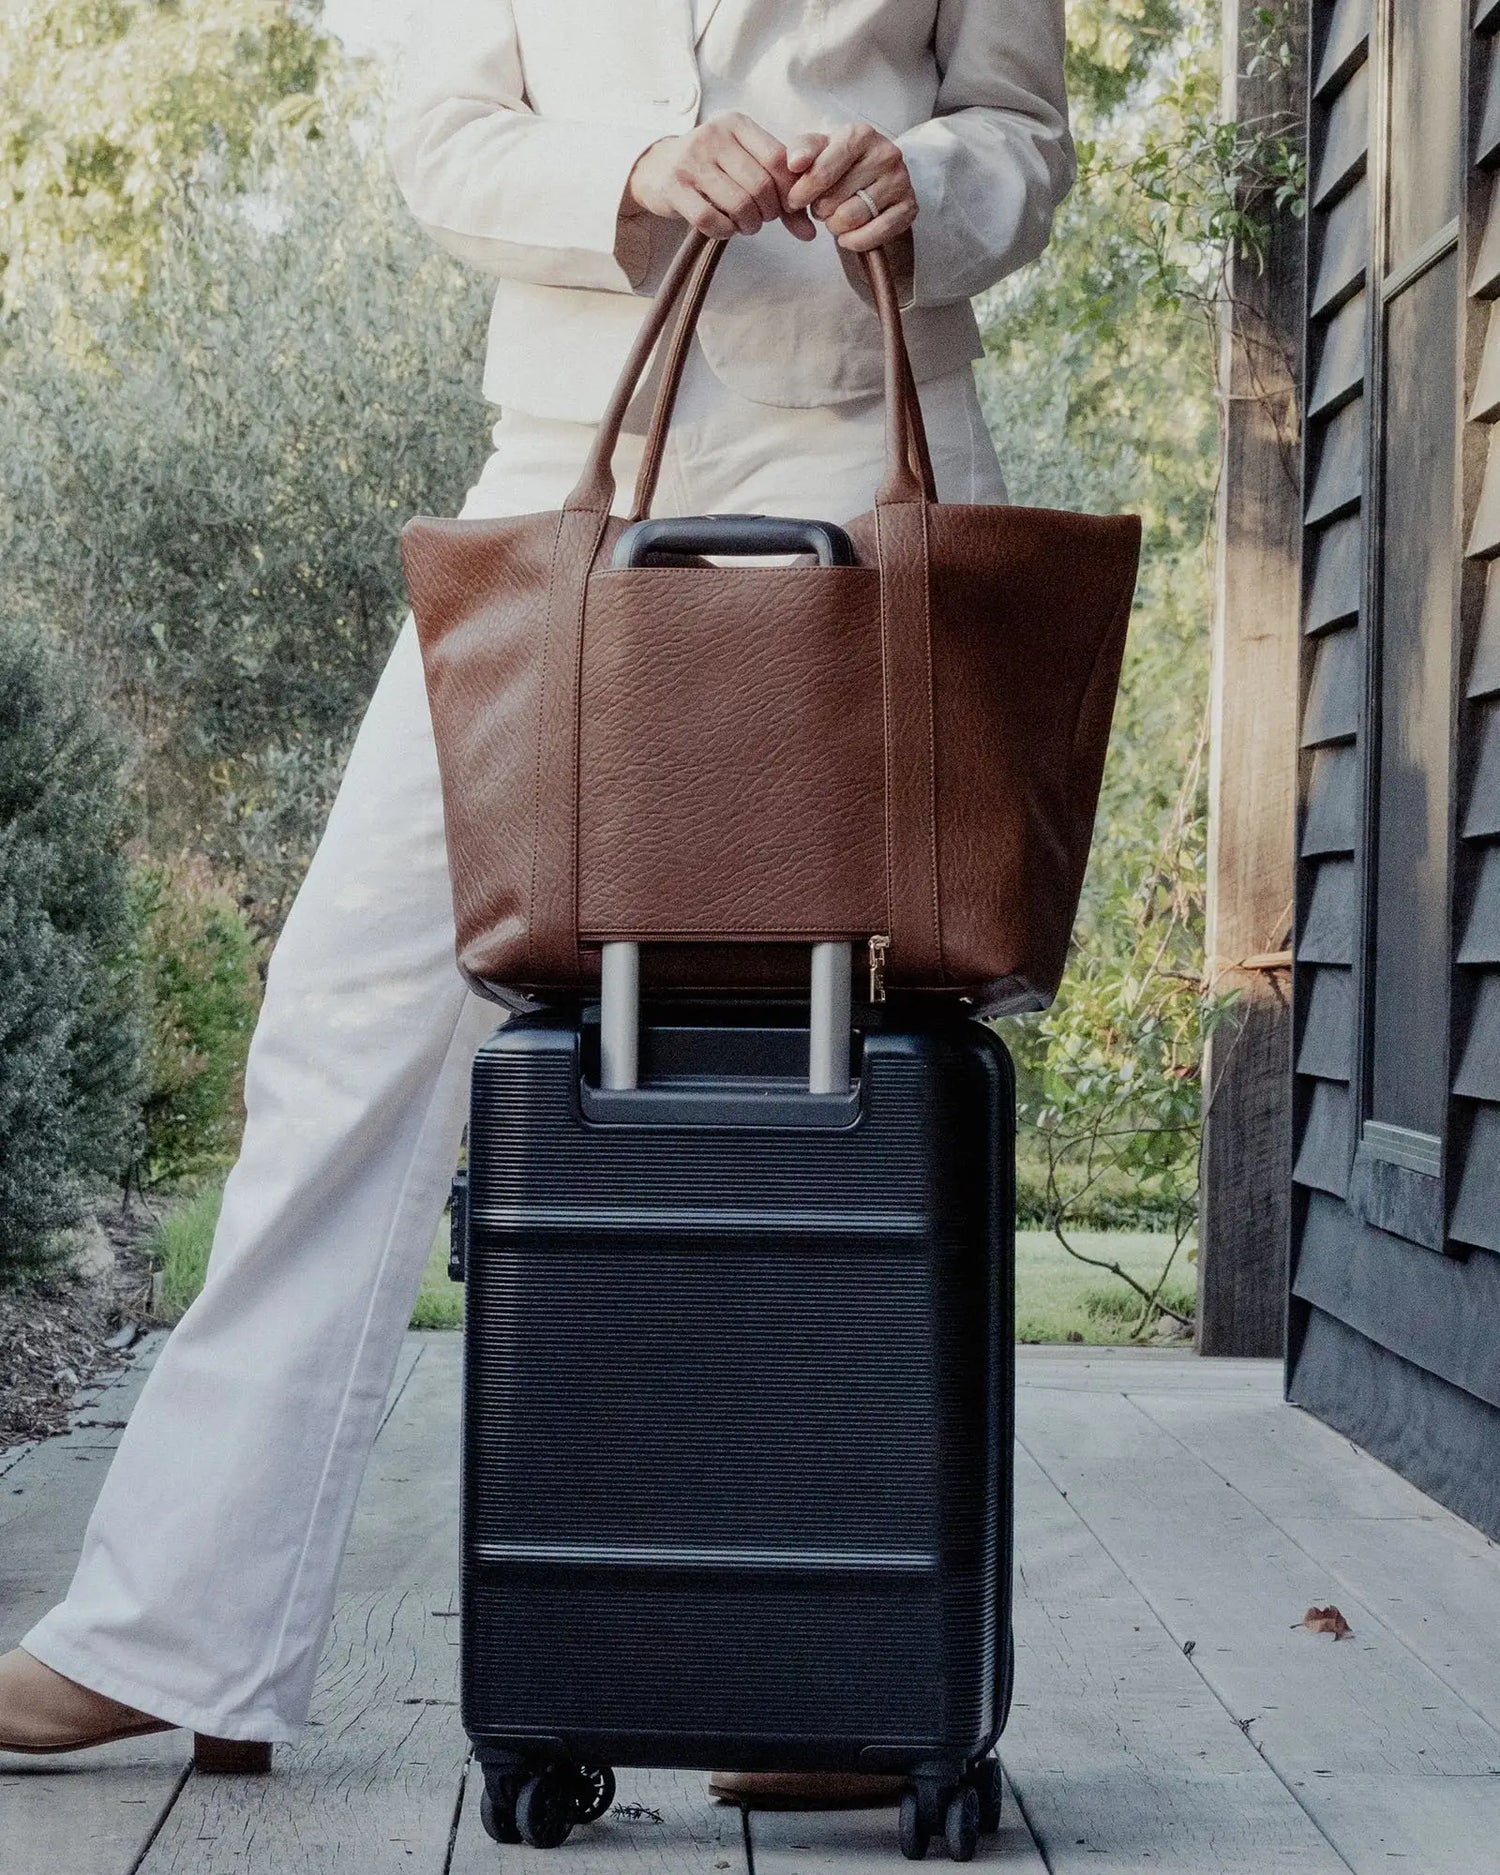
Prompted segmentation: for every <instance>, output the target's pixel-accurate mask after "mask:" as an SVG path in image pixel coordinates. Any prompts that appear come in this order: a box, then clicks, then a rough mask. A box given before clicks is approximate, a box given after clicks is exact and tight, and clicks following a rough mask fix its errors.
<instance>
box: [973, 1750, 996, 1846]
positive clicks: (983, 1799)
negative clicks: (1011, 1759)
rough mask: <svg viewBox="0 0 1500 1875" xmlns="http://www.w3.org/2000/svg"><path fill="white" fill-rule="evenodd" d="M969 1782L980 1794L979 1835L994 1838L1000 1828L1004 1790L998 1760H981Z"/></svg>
mask: <svg viewBox="0 0 1500 1875" xmlns="http://www.w3.org/2000/svg"><path fill="white" fill-rule="evenodd" d="M969 1782H970V1783H971V1784H972V1785H973V1786H974V1788H975V1790H977V1791H978V1792H979V1833H980V1835H981V1836H993V1835H994V1834H995V1832H996V1830H997V1829H999V1827H1000V1800H1001V1791H1002V1789H1003V1788H1004V1786H1003V1783H1002V1780H1001V1776H1000V1762H999V1760H998V1759H997V1758H981V1759H980V1760H979V1762H978V1764H976V1765H975V1766H974V1769H973V1770H972V1771H971V1772H970V1773H969Z"/></svg>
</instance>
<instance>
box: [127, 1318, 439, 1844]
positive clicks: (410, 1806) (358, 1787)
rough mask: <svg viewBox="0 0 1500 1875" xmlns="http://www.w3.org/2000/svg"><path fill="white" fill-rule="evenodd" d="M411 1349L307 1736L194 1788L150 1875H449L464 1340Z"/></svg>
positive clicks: (431, 1339) (369, 1488) (426, 1341)
mask: <svg viewBox="0 0 1500 1875" xmlns="http://www.w3.org/2000/svg"><path fill="white" fill-rule="evenodd" d="M409 1345H411V1344H409ZM416 1345H417V1347H419V1348H420V1359H419V1360H418V1361H417V1363H416V1364H415V1367H414V1369H412V1370H411V1374H410V1379H409V1380H408V1381H407V1384H406V1386H405V1388H404V1390H403V1391H402V1392H401V1393H400V1396H399V1400H398V1402H397V1405H396V1408H395V1410H394V1412H393V1413H391V1415H390V1417H389V1418H388V1420H387V1422H386V1424H385V1426H384V1428H383V1430H382V1432H381V1434H380V1437H379V1439H378V1440H377V1442H376V1446H375V1452H374V1455H373V1457H372V1462H371V1465H370V1469H369V1473H368V1475H367V1478H366V1482H365V1488H364V1490H363V1492H362V1493H361V1496H360V1501H359V1508H358V1511H357V1512H356V1516H355V1523H354V1530H353V1533H352V1535H351V1539H350V1546H349V1563H348V1568H347V1569H346V1572H345V1576H344V1580H343V1583H342V1585H341V1589H340V1596H339V1607H338V1612H337V1614H336V1616H335V1619H334V1626H333V1632H332V1634H331V1635H330V1638H329V1642H328V1646H327V1648H326V1649H325V1651H324V1655H323V1660H322V1663H321V1666H320V1668H319V1674H318V1687H317V1692H316V1694H315V1696H314V1700H313V1711H312V1718H311V1722H310V1724H309V1725H308V1728H307V1730H306V1732H305V1733H304V1734H303V1737H302V1738H301V1739H300V1740H299V1741H298V1742H297V1743H296V1744H295V1745H291V1746H283V1747H281V1748H279V1749H278V1752H277V1758H276V1769H275V1770H274V1772H273V1773H272V1775H271V1776H270V1777H261V1778H246V1777H205V1776H200V1775H197V1774H195V1775H193V1776H192V1777H190V1778H189V1779H188V1781H187V1784H186V1785H185V1787H184V1789H183V1792H182V1795H181V1796H180V1797H179V1799H178V1801H177V1803H176V1804H175V1805H174V1806H173V1809H172V1812H171V1814H170V1816H169V1817H168V1818H167V1821H166V1823H165V1825H164V1826H163V1828H162V1831H161V1833H160V1835H159V1836H158V1837H157V1839H156V1841H155V1842H154V1843H153V1844H152V1846H151V1850H150V1853H149V1854H148V1855H147V1856H146V1858H145V1861H144V1862H143V1863H142V1865H141V1875H226V1872H227V1871H231V1870H232V1871H234V1875H262V1872H263V1875H303V1871H307V1872H308V1875H343V1872H344V1871H348V1875H356V1872H357V1875H394V1871H396V1870H398V1869H399V1870H403V1871H408V1872H409V1875H443V1871H444V1869H445V1866H446V1863H447V1857H448V1844H449V1837H450V1834H451V1830H452V1825H453V1819H454V1815H455V1812H456V1809H457V1806H458V1800H459V1794H460V1791H461V1788H462V1784H463V1777H464V1767H465V1764H466V1762H467V1758H468V1741H467V1740H466V1739H465V1737H464V1734H463V1730H462V1728H461V1726H460V1725H459V1721H458V1691H457V1677H458V1675H457V1665H458V1645H457V1643H458V1634H457V1622H456V1621H455V1620H454V1619H453V1618H452V1617H451V1610H452V1608H453V1606H454V1602H453V1581H454V1568H455V1560H456V1556H457V1530H456V1517H457V1502H456V1497H455V1493H454V1490H453V1472H452V1469H451V1466H449V1465H448V1464H446V1463H445V1461H446V1459H447V1458H448V1456H449V1455H450V1454H451V1453H452V1452H453V1451H454V1449H455V1445H456V1438H457V1429H456V1420H455V1406H456V1401H457V1372H458V1361H459V1356H460V1349H459V1345H458V1339H457V1337H456V1336H449V1337H443V1336H436V1335H434V1336H428V1337H421V1338H420V1339H418V1340H417V1342H416Z"/></svg>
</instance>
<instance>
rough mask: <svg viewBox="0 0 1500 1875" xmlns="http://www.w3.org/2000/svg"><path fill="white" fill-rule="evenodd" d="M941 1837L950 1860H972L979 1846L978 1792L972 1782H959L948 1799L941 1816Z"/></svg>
mask: <svg viewBox="0 0 1500 1875" xmlns="http://www.w3.org/2000/svg"><path fill="white" fill-rule="evenodd" d="M943 1838H944V1840H945V1841H946V1843H947V1845H948V1855H949V1859H950V1860H952V1861H954V1862H972V1861H973V1860H974V1854H975V1851H976V1850H977V1849H978V1847H979V1792H978V1791H977V1790H975V1788H974V1786H973V1785H972V1784H961V1785H960V1786H959V1788H958V1789H957V1790H956V1791H954V1793H953V1795H952V1796H951V1797H950V1798H949V1799H948V1808H947V1810H946V1812H945V1813H944V1816H943Z"/></svg>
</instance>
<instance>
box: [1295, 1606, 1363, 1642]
mask: <svg viewBox="0 0 1500 1875" xmlns="http://www.w3.org/2000/svg"><path fill="white" fill-rule="evenodd" d="M1292 1625H1293V1627H1298V1628H1306V1629H1307V1631H1308V1633H1309V1634H1331V1635H1332V1636H1333V1638H1334V1639H1335V1640H1336V1641H1341V1640H1342V1639H1343V1638H1344V1636H1345V1635H1346V1634H1352V1633H1353V1632H1354V1630H1353V1628H1351V1627H1350V1625H1349V1623H1348V1622H1347V1621H1346V1620H1345V1619H1344V1617H1343V1616H1342V1615H1341V1614H1340V1613H1339V1611H1338V1609H1337V1608H1335V1607H1334V1606H1333V1604H1332V1602H1330V1603H1329V1604H1328V1606H1327V1607H1326V1608H1309V1609H1308V1611H1307V1613H1306V1614H1305V1615H1304V1616H1303V1617H1302V1619H1301V1620H1300V1621H1294V1622H1293V1623H1292Z"/></svg>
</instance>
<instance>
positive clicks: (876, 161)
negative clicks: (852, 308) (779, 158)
mask: <svg viewBox="0 0 1500 1875" xmlns="http://www.w3.org/2000/svg"><path fill="white" fill-rule="evenodd" d="M786 162H787V168H788V169H789V170H790V171H791V173H792V175H793V177H794V178H795V180H794V182H793V183H792V186H791V188H790V190H789V191H788V192H787V195H786V198H785V202H786V207H787V208H788V209H790V210H793V211H796V210H802V211H805V212H807V213H810V214H811V215H812V216H813V217H814V219H815V220H817V221H821V222H822V223H823V225H824V227H825V228H827V229H828V231H829V232H830V233H831V234H833V235H836V236H837V237H838V244H839V246H840V247H842V248H845V249H847V250H848V251H849V252H850V253H851V254H865V253H868V252H869V251H870V249H871V248H875V247H889V246H891V245H892V243H894V242H897V241H900V240H902V239H903V237H905V236H906V235H907V234H908V233H909V232H910V230H911V225H912V223H913V222H914V221H915V220H916V218H917V198H916V193H915V191H914V190H913V188H912V184H911V177H910V176H909V175H908V174H907V169H906V158H905V157H904V156H903V155H902V154H901V150H900V148H899V146H898V145H896V144H894V143H892V142H891V140H890V138H889V137H887V136H884V135H882V133H881V132H880V131H878V130H876V129H875V127H874V125H873V124H845V125H844V126H843V127H842V128H841V129H839V130H835V131H834V132H833V133H832V134H831V135H827V136H825V135H823V134H822V133H821V132H814V133H812V134H811V135H808V136H805V137H795V138H793V140H792V142H791V143H790V144H788V145H787V153H786ZM893 258H894V257H893Z"/></svg>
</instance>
